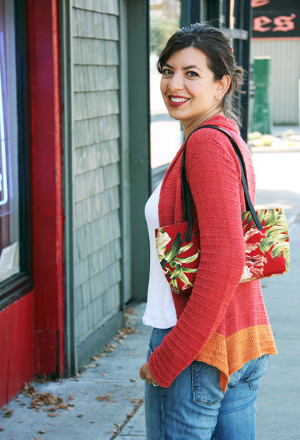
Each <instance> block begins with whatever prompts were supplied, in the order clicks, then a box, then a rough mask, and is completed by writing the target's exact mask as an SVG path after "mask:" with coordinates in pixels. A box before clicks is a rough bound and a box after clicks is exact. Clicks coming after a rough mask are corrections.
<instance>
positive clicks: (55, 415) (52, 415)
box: [48, 413, 59, 417]
mask: <svg viewBox="0 0 300 440" xmlns="http://www.w3.org/2000/svg"><path fill="white" fill-rule="evenodd" d="M57 416H59V414H58V413H50V414H48V417H57Z"/></svg>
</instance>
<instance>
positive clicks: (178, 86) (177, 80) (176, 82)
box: [168, 72, 184, 92]
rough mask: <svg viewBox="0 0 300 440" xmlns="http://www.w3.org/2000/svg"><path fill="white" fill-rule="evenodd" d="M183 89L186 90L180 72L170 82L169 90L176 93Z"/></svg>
mask: <svg viewBox="0 0 300 440" xmlns="http://www.w3.org/2000/svg"><path fill="white" fill-rule="evenodd" d="M183 88H184V81H183V77H182V75H181V74H180V72H178V73H174V74H173V76H172V77H171V78H170V80H169V83H168V89H169V90H170V91H171V92H175V91H176V90H182V89H183Z"/></svg>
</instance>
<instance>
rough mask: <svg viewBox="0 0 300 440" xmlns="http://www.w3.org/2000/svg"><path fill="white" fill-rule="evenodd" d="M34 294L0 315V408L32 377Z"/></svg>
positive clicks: (28, 295) (25, 297)
mask: <svg viewBox="0 0 300 440" xmlns="http://www.w3.org/2000/svg"><path fill="white" fill-rule="evenodd" d="M33 311H34V293H33V292H31V293H29V294H27V295H26V296H24V297H23V298H21V299H20V300H19V301H16V302H15V303H13V304H12V305H10V306H9V307H7V308H6V309H4V310H2V311H1V312H0V335H1V362H0V407H1V406H2V405H3V404H4V403H6V402H7V401H8V400H9V399H11V398H12V397H13V396H14V395H15V394H16V393H17V392H18V391H19V390H20V389H21V388H22V387H23V385H24V382H29V381H30V380H31V379H32V377H33V374H34V312H33Z"/></svg>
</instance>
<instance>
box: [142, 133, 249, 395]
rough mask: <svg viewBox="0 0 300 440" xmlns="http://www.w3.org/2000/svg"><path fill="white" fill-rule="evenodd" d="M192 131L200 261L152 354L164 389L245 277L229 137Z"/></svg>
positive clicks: (190, 167) (190, 172)
mask: <svg viewBox="0 0 300 440" xmlns="http://www.w3.org/2000/svg"><path fill="white" fill-rule="evenodd" d="M221 136H222V138H220V139H219V137H217V140H216V139H215V138H216V136H215V137H213V136H212V135H210V134H209V133H208V134H204V133H203V134H202V133H201V134H200V133H199V132H196V133H194V134H193V135H192V136H191V137H190V140H189V142H188V145H187V155H186V170H187V178H188V181H189V185H190V188H191V193H192V197H193V201H194V204H195V208H196V211H197V218H198V222H199V230H200V262H199V266H198V272H197V275H196V279H195V283H194V287H193V290H192V293H191V296H190V299H189V301H188V303H187V305H186V307H185V309H184V311H183V312H182V314H181V315H180V317H179V319H178V321H177V324H176V325H175V326H174V328H173V329H172V331H171V332H170V333H168V334H167V335H166V337H165V338H164V340H163V342H162V344H161V345H160V346H159V347H157V348H156V349H155V350H154V351H153V353H152V355H151V356H150V358H149V367H150V371H151V373H152V375H153V376H154V378H155V379H156V380H157V382H158V383H159V384H160V385H161V386H162V387H164V388H167V387H169V386H170V384H171V383H172V382H173V380H174V379H175V377H176V376H177V375H178V374H179V373H180V372H181V371H182V370H184V369H185V368H186V367H187V366H188V365H189V364H190V363H191V362H192V361H193V360H194V359H195V358H196V357H197V355H198V354H199V353H200V351H201V350H202V348H203V347H204V346H205V345H206V343H207V342H208V341H209V339H210V338H211V336H212V335H213V333H214V332H215V331H216V330H217V328H218V327H219V325H220V323H221V321H222V319H223V317H224V315H225V313H226V310H227V307H228V304H229V302H230V300H231V298H232V296H233V295H234V292H235V291H236V289H237V287H238V285H239V281H240V279H241V276H242V273H243V268H244V263H245V244H244V237H243V230H242V222H241V183H240V180H241V177H240V170H239V163H238V159H237V158H236V156H235V153H234V151H233V150H232V146H231V144H230V141H229V140H228V139H224V135H221Z"/></svg>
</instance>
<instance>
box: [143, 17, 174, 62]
mask: <svg viewBox="0 0 300 440" xmlns="http://www.w3.org/2000/svg"><path fill="white" fill-rule="evenodd" d="M178 27H179V26H178V22H177V20H171V19H168V18H165V17H151V18H150V53H155V54H156V55H159V54H160V52H161V51H162V49H163V48H164V46H165V44H166V42H167V41H168V39H169V38H170V37H171V35H173V34H174V32H176V30H177V29H178Z"/></svg>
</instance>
